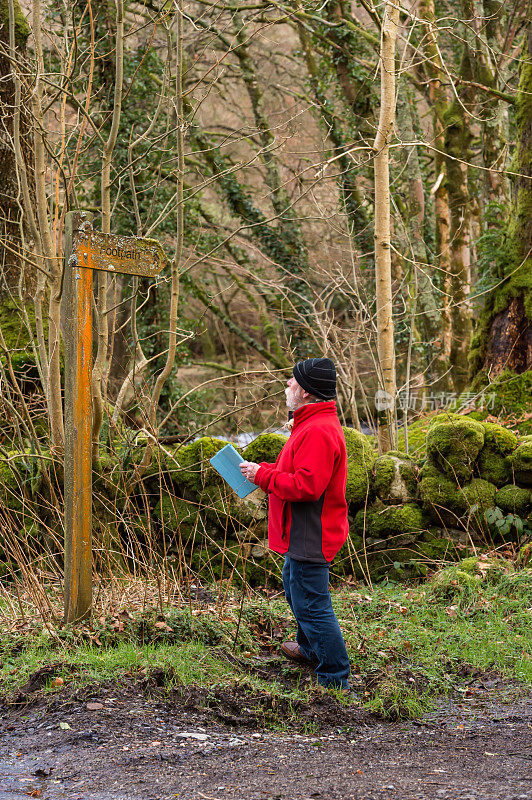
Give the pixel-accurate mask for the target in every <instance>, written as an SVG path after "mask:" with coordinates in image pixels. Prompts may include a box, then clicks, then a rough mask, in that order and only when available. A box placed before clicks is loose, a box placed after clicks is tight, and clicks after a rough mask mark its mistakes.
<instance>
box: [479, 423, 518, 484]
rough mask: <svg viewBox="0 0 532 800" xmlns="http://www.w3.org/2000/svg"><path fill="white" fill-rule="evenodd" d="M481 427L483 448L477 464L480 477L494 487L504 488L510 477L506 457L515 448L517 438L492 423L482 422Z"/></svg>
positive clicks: (508, 462)
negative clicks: (482, 430)
mask: <svg viewBox="0 0 532 800" xmlns="http://www.w3.org/2000/svg"><path fill="white" fill-rule="evenodd" d="M482 426H483V427H484V447H483V448H482V450H481V452H480V455H479V457H478V462H477V463H478V470H479V472H480V476H481V477H482V478H484V479H485V480H487V481H489V482H490V483H494V484H495V485H496V486H504V484H505V483H508V481H509V480H510V479H511V477H512V466H511V463H510V461H509V459H508V457H507V456H508V455H509V454H510V453H511V452H512V451H513V450H515V448H516V447H517V445H518V439H517V436H516V435H515V433H514V432H513V431H511V430H508V428H503V426H502V425H496V424H495V423H493V422H483V423H482Z"/></svg>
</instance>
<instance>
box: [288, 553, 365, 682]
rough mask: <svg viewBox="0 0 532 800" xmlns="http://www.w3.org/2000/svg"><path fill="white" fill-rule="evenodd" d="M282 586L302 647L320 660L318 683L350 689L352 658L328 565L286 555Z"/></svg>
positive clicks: (299, 643)
mask: <svg viewBox="0 0 532 800" xmlns="http://www.w3.org/2000/svg"><path fill="white" fill-rule="evenodd" d="M283 586H284V592H285V595H286V599H287V601H288V605H289V606H290V608H291V609H292V612H293V614H294V617H295V618H296V622H297V637H296V640H297V643H298V645H299V649H300V651H301V653H302V654H303V655H304V656H305V657H306V658H309V659H313V658H315V659H316V660H317V662H318V664H317V667H316V675H317V678H318V683H321V685H322V686H336V687H338V688H342V689H347V688H348V687H349V683H348V680H347V678H348V675H349V657H348V655H347V650H346V649H345V642H344V639H343V636H342V632H341V630H340V626H339V625H338V620H337V619H336V615H335V613H334V611H333V607H332V602H331V595H330V593H329V567H328V565H327V564H311V563H309V562H307V561H295V560H294V559H293V558H290V556H286V559H285V562H284V567H283Z"/></svg>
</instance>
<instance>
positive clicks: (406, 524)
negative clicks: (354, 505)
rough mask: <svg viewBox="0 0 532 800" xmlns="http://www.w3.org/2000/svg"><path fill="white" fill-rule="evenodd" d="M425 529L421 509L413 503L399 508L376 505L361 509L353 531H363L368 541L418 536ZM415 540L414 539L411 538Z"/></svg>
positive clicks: (425, 525) (356, 517)
mask: <svg viewBox="0 0 532 800" xmlns="http://www.w3.org/2000/svg"><path fill="white" fill-rule="evenodd" d="M426 528H427V524H426V519H425V516H424V514H423V511H422V509H421V508H420V507H419V506H418V505H416V504H415V503H405V504H404V505H399V506H383V505H382V504H378V505H376V506H373V507H369V508H367V509H361V510H360V511H359V512H358V513H357V515H356V516H355V530H356V531H357V532H358V533H362V532H363V531H364V532H365V534H366V537H369V538H370V539H382V538H388V537H391V536H398V535H401V534H418V533H420V532H421V531H424V530H425V529H426ZM413 538H415V537H413Z"/></svg>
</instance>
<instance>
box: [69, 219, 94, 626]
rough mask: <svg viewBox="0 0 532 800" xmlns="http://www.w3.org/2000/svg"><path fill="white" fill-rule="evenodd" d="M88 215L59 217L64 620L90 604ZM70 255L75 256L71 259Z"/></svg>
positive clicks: (83, 613) (86, 612)
mask: <svg viewBox="0 0 532 800" xmlns="http://www.w3.org/2000/svg"><path fill="white" fill-rule="evenodd" d="M91 220H92V214H90V213H89V212H83V211H81V212H78V211H75V212H69V213H67V214H66V217H65V235H66V243H65V264H64V279H63V292H64V294H63V302H64V303H65V339H64V341H65V460H64V473H65V474H64V501H65V585H64V600H65V611H64V620H63V621H64V623H69V622H78V621H80V620H82V619H85V618H86V617H88V616H90V613H91V603H92V460H91V439H92V401H91V367H92V274H93V271H92V257H91V250H90V248H89V247H77V240H78V239H79V236H78V233H79V232H80V231H81V230H82V229H83V228H84V229H85V230H86V229H87V228H90V227H91ZM73 259H76V261H75V262H74V260H73Z"/></svg>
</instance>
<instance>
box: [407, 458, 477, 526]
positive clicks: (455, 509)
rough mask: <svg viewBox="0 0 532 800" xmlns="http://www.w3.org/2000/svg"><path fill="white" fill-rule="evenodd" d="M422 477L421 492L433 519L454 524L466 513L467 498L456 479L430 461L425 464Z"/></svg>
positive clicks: (424, 506)
mask: <svg viewBox="0 0 532 800" xmlns="http://www.w3.org/2000/svg"><path fill="white" fill-rule="evenodd" d="M420 477H421V481H420V485H419V492H420V495H421V500H422V503H423V508H424V509H425V511H427V512H428V513H429V514H430V516H431V517H432V519H434V520H435V521H436V522H439V523H440V524H441V523H442V522H444V523H450V524H453V523H454V522H456V520H457V518H460V517H462V516H463V515H464V514H465V513H466V511H467V501H466V498H465V496H464V494H463V492H462V491H461V490H460V487H459V486H457V485H456V483H455V482H454V480H451V479H450V478H449V477H447V475H445V474H444V473H442V472H440V470H439V469H437V467H435V466H434V465H433V464H430V463H427V464H425V465H424V466H423V468H422V470H421V472H420Z"/></svg>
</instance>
